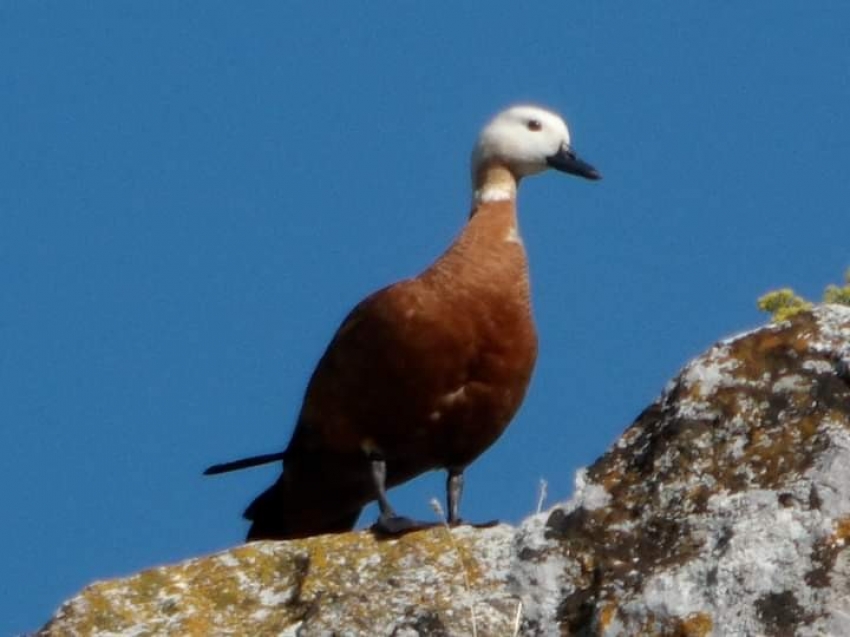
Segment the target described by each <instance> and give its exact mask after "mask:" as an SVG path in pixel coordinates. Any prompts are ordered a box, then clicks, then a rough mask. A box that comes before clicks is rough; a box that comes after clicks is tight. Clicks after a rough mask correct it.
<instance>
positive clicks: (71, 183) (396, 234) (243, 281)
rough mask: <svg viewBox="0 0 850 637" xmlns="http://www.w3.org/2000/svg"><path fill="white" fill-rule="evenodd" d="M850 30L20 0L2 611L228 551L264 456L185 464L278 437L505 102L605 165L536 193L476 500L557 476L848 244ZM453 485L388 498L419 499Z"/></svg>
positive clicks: (725, 17)
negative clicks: (531, 340)
mask: <svg viewBox="0 0 850 637" xmlns="http://www.w3.org/2000/svg"><path fill="white" fill-rule="evenodd" d="M848 24H850V5H848V4H847V3H841V2H837V1H834V2H829V1H825V2H821V3H818V4H817V6H816V9H815V8H814V5H811V4H805V3H800V2H791V1H783V0H777V1H775V2H772V3H769V4H766V3H751V4H748V5H741V4H740V3H737V4H735V3H721V4H718V3H705V2H695V1H682V2H678V3H675V4H671V3H662V2H659V1H650V2H642V3H619V4H617V5H613V4H610V3H590V2H585V3H566V2H542V3H532V4H528V3H524V4H523V3H520V4H516V3H508V2H501V1H493V2H490V3H487V5H486V8H485V7H483V6H482V5H473V3H465V4H458V3H448V2H430V3H416V4H414V3H367V4H363V3H357V4H355V3H321V2H311V3H294V2H293V3H278V2H255V3H250V5H247V6H246V5H238V6H237V5H236V4H233V3H221V2H202V3H201V2H196V3H191V2H188V3H179V4H175V3H159V4H153V5H152V4H150V3H142V4H139V3H134V4H131V3H124V2H94V3H74V2H64V3H59V2H53V3H47V2H45V3H32V2H6V3H3V5H2V7H0V59H2V60H4V64H3V65H2V67H0V93H2V95H3V99H2V100H0V140H2V141H0V174H2V183H3V185H2V187H0V273H2V286H0V299H2V313H0V392H2V397H1V398H0V448H2V449H3V453H4V460H3V462H2V463H0V483H2V484H3V489H2V490H0V509H1V510H2V511H3V512H4V522H3V524H2V525H0V544H2V546H3V555H4V557H3V558H2V564H0V571H2V573H3V577H2V578H0V634H3V635H5V634H13V633H15V632H21V631H25V630H33V629H35V628H37V627H38V626H39V625H40V624H41V623H42V622H44V621H45V620H46V619H48V618H49V616H50V615H51V613H52V612H53V611H54V610H55V608H56V607H57V605H58V604H59V603H60V601H61V600H63V599H65V598H67V597H68V596H70V595H71V594H73V593H75V592H76V591H78V590H79V589H81V588H82V587H83V586H84V585H86V584H87V583H90V582H92V581H94V580H97V579H104V578H109V577H114V576H117V575H123V574H128V573H132V572H133V571H136V570H138V569H141V568H144V567H149V566H153V565H158V564H162V563H168V562H174V561H177V560H181V559H184V558H187V557H191V556H196V555H200V554H204V553H208V552H211V551H215V550H219V549H223V548H226V547H229V546H233V545H235V544H238V543H239V542H240V541H241V539H242V537H243V534H244V532H245V530H246V527H245V524H244V523H243V522H242V521H241V520H240V517H239V515H240V512H241V510H242V508H243V507H244V506H245V505H246V504H247V502H248V501H249V500H250V499H251V498H252V497H253V496H254V495H255V494H256V493H257V492H259V490H261V489H262V488H264V487H265V486H267V485H268V484H269V483H271V481H272V480H273V479H274V478H275V476H276V473H277V468H275V467H269V468H264V469H256V470H253V471H247V472H243V473H240V474H233V475H231V476H227V477H220V478H217V479H211V478H207V479H204V478H202V477H201V471H202V469H203V468H204V467H205V466H206V465H208V464H211V463H213V462H219V461H224V460H229V459H233V458H236V457H239V456H241V455H243V454H253V453H262V452H268V451H275V450H279V449H281V448H282V447H283V446H284V445H285V443H286V442H287V440H288V438H289V434H290V431H291V426H292V423H293V421H294V418H295V415H296V414H297V411H298V407H299V402H300V398H301V393H302V391H303V388H304V384H305V382H306V379H307V377H308V375H309V373H310V371H311V370H312V367H313V365H314V364H315V362H316V360H317V359H318V357H319V356H320V354H321V352H322V351H323V349H324V347H325V345H326V343H327V341H328V339H329V338H330V336H331V335H332V333H333V330H334V329H335V328H336V326H337V324H338V323H339V321H340V320H341V318H342V317H343V316H344V314H345V313H346V312H347V311H348V309H349V308H350V307H351V306H352V305H353V304H354V303H355V302H356V301H357V300H359V299H360V298H361V297H362V296H363V295H365V294H366V293H368V292H370V291H372V290H374V289H375V288H377V287H380V286H383V285H384V284H386V283H389V282H391V281H393V280H395V279H398V278H401V277H404V276H408V275H411V274H414V273H415V272H417V271H418V270H419V269H421V268H422V267H423V266H425V265H426V264H428V263H429V262H430V261H431V260H432V258H433V257H434V256H436V255H437V254H438V253H439V252H440V251H441V250H442V249H443V248H444V247H445V246H446V245H447V244H448V242H449V241H450V240H451V239H452V237H453V236H454V235H455V234H456V232H457V231H458V229H459V228H460V226H461V225H462V223H463V222H464V219H465V214H466V211H467V206H468V200H469V192H468V187H469V184H468V158H469V151H470V148H471V145H472V143H473V141H474V139H475V136H476V134H477V132H478V130H479V128H480V126H481V125H482V124H483V123H484V122H485V121H486V120H487V119H488V118H489V117H490V116H491V115H492V114H493V113H494V112H496V111H498V110H499V109H501V108H502V107H504V106H506V105H509V104H511V103H514V102H517V101H528V100H531V101H535V102H539V103H542V104H546V105H549V106H551V107H553V108H555V109H557V110H559V111H561V112H563V113H564V114H565V115H566V117H567V119H568V121H569V122H570V126H571V129H572V133H573V143H574V145H575V147H576V149H577V150H578V151H579V153H580V154H581V155H582V156H583V157H584V158H585V159H587V160H589V161H591V162H592V163H594V164H595V165H596V166H597V167H598V168H599V169H600V170H601V171H602V173H603V174H604V176H605V179H604V180H603V181H601V182H598V183H591V182H585V181H581V180H578V179H570V178H566V177H564V176H562V175H557V174H550V175H544V176H542V177H539V178H535V179H533V180H528V181H527V183H524V184H523V187H522V191H521V193H520V214H521V223H522V228H523V235H524V239H525V243H526V246H527V247H528V249H529V252H530V259H531V266H532V276H533V292H534V302H535V312H536V317H537V322H538V327H539V332H540V345H541V352H540V358H539V362H538V366H537V370H536V374H535V377H534V379H533V384H532V387H531V390H530V392H529V395H528V398H527V400H526V403H525V405H524V407H523V409H522V411H521V412H520V414H519V415H518V416H517V418H516V419H515V421H514V424H513V426H512V427H511V428H510V429H509V430H508V432H507V433H506V435H505V436H504V437H503V438H502V439H501V440H500V441H499V443H498V444H497V445H496V446H495V447H494V448H492V449H491V450H490V451H489V452H488V453H487V454H486V455H485V456H483V457H482V458H481V459H480V460H479V461H478V462H477V463H476V464H475V465H473V467H472V468H471V469H470V470H469V471H468V473H467V490H466V494H465V499H464V502H463V508H462V510H463V513H464V516H465V517H467V518H470V519H477V520H483V519H491V518H500V519H503V520H507V521H510V522H516V521H518V520H520V519H521V518H522V517H523V516H525V515H526V514H528V513H530V512H531V511H532V510H533V509H534V507H535V501H536V497H537V493H536V492H537V488H538V481H539V480H540V478H545V479H546V480H548V482H549V494H550V502H551V501H553V500H558V499H564V498H566V497H568V496H569V494H570V492H571V489H572V481H573V474H574V472H575V470H576V469H577V468H578V467H580V466H583V465H586V464H589V463H590V462H592V461H593V460H594V459H595V458H596V457H597V456H598V455H600V454H601V453H602V452H603V451H604V450H605V448H606V447H607V446H608V445H609V444H610V443H611V442H612V441H613V440H615V439H616V437H617V436H618V435H619V434H620V432H622V430H623V429H624V428H625V427H626V426H627V425H628V424H629V423H630V422H631V420H632V419H633V418H634V417H635V416H636V415H637V414H638V413H639V412H640V411H641V409H642V408H643V407H645V406H646V405H647V404H649V403H650V402H651V401H652V400H653V399H654V398H655V397H656V396H657V394H658V392H659V391H660V390H661V388H662V387H663V385H664V383H665V382H666V381H667V380H668V379H669V378H670V377H671V376H672V375H673V374H675V373H676V371H677V370H678V368H679V367H680V366H681V365H682V364H683V363H685V362H686V361H687V360H688V359H689V358H690V357H691V356H693V355H695V354H697V353H699V352H700V351H701V350H703V349H704V348H706V347H707V346H709V345H710V344H711V343H712V342H714V341H715V340H717V339H718V338H720V337H722V336H724V335H727V334H729V333H733V332H735V331H738V330H741V329H745V328H748V327H752V326H754V325H756V324H758V323H759V322H761V321H762V320H763V319H762V316H761V315H760V314H759V313H758V312H757V311H756V309H755V306H754V303H755V299H756V298H757V297H758V296H759V295H760V294H762V293H763V292H765V291H766V290H768V289H771V288H775V287H778V286H792V287H794V288H796V289H797V290H798V291H799V292H801V293H804V294H806V295H809V296H818V295H819V294H820V292H821V290H822V289H823V287H824V286H825V285H826V284H827V283H830V282H838V281H839V280H840V277H841V275H842V272H843V271H844V269H845V268H846V267H847V266H848V265H850V254H848V232H847V228H848V221H847V220H848V211H847V209H846V205H847V204H846V202H847V200H848V195H850V180H848V178H847V176H846V173H847V165H848V155H850V111H849V110H848V109H847V104H848V103H850V66H848V61H850V39H848V37H847V25H848ZM442 493H443V476H441V475H438V474H435V475H433V476H427V477H423V478H421V479H419V480H417V481H415V482H414V483H412V484H410V485H407V486H405V487H402V488H400V489H397V490H395V491H394V492H392V494H391V496H392V499H393V501H394V503H395V504H396V506H397V508H398V509H400V510H402V511H403V512H407V513H411V514H414V515H419V516H423V517H428V516H432V515H433V514H432V512H431V510H430V508H429V505H428V500H429V499H430V498H431V497H433V496H439V497H441V498H442ZM372 516H373V512H372V511H370V512H369V513H368V515H367V518H368V519H366V520H365V522H369V521H371V518H372Z"/></svg>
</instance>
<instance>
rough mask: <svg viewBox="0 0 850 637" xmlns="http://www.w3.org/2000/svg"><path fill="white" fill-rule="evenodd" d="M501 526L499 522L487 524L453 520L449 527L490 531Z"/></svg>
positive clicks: (493, 521) (491, 521) (494, 521)
mask: <svg viewBox="0 0 850 637" xmlns="http://www.w3.org/2000/svg"><path fill="white" fill-rule="evenodd" d="M498 524H499V520H487V521H486V522H467V521H466V520H464V519H462V518H458V519H457V520H452V521H451V522H449V526H451V527H456V526H471V527H472V528H473V529H489V528H491V527H494V526H497V525H498Z"/></svg>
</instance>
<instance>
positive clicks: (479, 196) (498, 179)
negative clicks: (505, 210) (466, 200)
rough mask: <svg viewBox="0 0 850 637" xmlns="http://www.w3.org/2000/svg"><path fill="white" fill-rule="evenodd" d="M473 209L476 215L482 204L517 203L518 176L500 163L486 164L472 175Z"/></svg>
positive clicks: (472, 212) (472, 211)
mask: <svg viewBox="0 0 850 637" xmlns="http://www.w3.org/2000/svg"><path fill="white" fill-rule="evenodd" d="M472 181H473V184H472V188H473V190H472V210H471V212H470V216H472V215H474V214H475V213H476V211H477V210H478V208H479V206H481V205H482V204H487V203H493V202H496V201H510V202H512V203H513V204H514V205H516V190H517V178H516V177H514V175H513V173H512V172H511V171H510V170H508V169H507V168H505V167H504V166H501V165H499V164H492V165H484V166H481V167H479V168H477V169H476V170H475V173H474V174H473V176H472Z"/></svg>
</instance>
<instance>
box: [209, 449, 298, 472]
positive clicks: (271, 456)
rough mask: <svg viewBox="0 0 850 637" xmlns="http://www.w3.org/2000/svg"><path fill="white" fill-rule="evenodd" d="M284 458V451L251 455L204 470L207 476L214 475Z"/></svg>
mask: <svg viewBox="0 0 850 637" xmlns="http://www.w3.org/2000/svg"><path fill="white" fill-rule="evenodd" d="M278 460H283V452H282V451H279V452H278V453H267V454H264V455H262V456H251V457H250V458H242V459H241V460H234V461H233V462H225V463H222V464H214V465H213V466H211V467H208V468H207V469H205V470H204V475H205V476H214V475H216V474H219V473H228V472H230V471H239V469H247V468H249V467H259V466H260V465H263V464H269V463H270V462H276V461H278Z"/></svg>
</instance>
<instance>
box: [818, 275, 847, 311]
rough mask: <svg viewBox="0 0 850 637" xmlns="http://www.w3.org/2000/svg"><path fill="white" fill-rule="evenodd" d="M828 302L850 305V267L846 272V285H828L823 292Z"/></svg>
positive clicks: (824, 298)
mask: <svg viewBox="0 0 850 637" xmlns="http://www.w3.org/2000/svg"><path fill="white" fill-rule="evenodd" d="M823 300H824V301H825V302H826V303H838V304H839V305H850V269H848V270H847V272H845V273H844V285H843V286H841V287H839V286H837V285H827V286H826V290H825V291H824V293H823Z"/></svg>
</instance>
